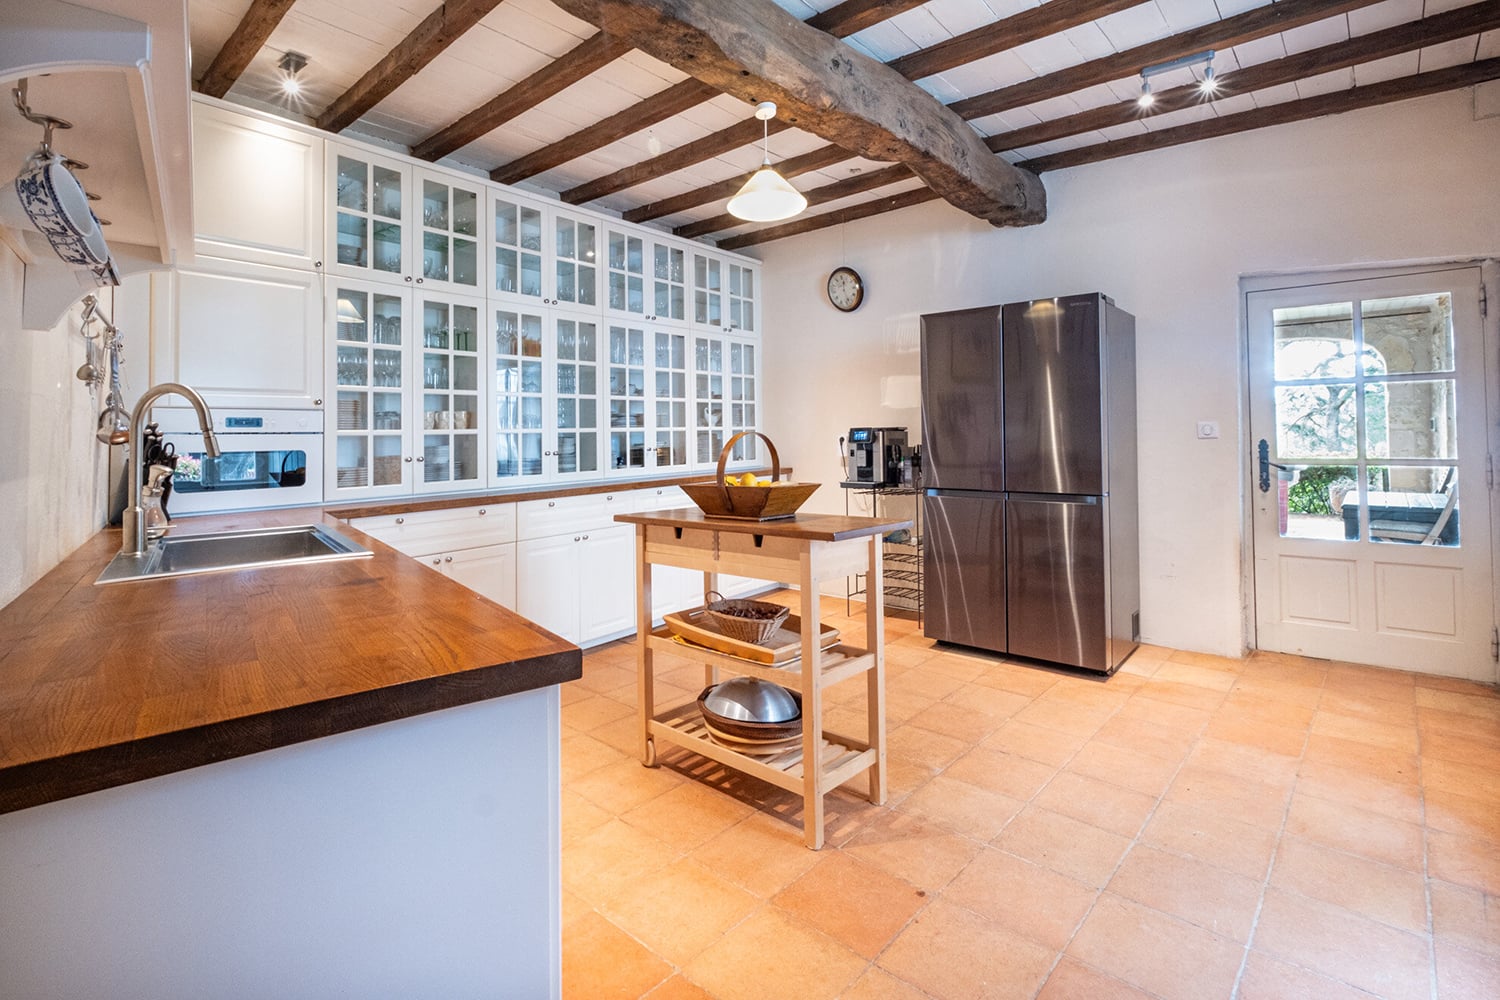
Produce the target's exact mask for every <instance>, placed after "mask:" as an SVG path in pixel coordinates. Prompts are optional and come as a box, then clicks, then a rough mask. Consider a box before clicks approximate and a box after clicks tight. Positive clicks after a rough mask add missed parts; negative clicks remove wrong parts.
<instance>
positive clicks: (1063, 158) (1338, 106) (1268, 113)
mask: <svg viewBox="0 0 1500 1000" xmlns="http://www.w3.org/2000/svg"><path fill="white" fill-rule="evenodd" d="M1497 78H1500V57H1497V58H1495V59H1484V60H1482V61H1480V62H1473V63H1464V64H1462V65H1460V66H1450V67H1448V68H1446V69H1437V70H1433V71H1432V72H1430V73H1418V74H1416V75H1414V76H1403V77H1398V78H1396V79H1394V80H1382V81H1381V82H1379V83H1371V84H1366V85H1365V86H1363V87H1354V88H1353V89H1351V90H1339V91H1334V92H1333V93H1331V94H1319V95H1318V96H1316V97H1306V98H1303V99H1302V100H1300V101H1287V102H1286V103H1284V104H1273V105H1271V106H1270V107H1265V108H1256V109H1255V110H1254V111H1242V112H1240V113H1239V114H1237V115H1225V116H1224V117H1222V118H1207V119H1204V120H1203V121H1201V122H1193V123H1191V124H1188V125H1179V126H1177V127H1176V128H1168V129H1162V130H1160V131H1157V132H1147V133H1145V134H1144V135H1137V136H1131V137H1130V138H1128V139H1117V140H1115V141H1114V142H1102V143H1098V144H1096V145H1093V146H1081V147H1079V148H1078V149H1070V150H1068V151H1067V152H1063V153H1055V154H1053V155H1051V156H1041V157H1038V158H1036V159H1034V160H1030V161H1028V162H1029V165H1030V166H1031V168H1032V169H1034V170H1037V171H1042V170H1061V169H1063V168H1065V167H1076V166H1079V165H1080V164H1084V163H1097V162H1099V161H1100V160H1112V159H1115V158H1117V157H1121V156H1131V155H1133V154H1135V153H1144V152H1147V151H1149V150H1153V149H1165V148H1167V147H1168V146H1180V145H1182V144H1183V143H1186V142H1198V141H1200V140H1203V139H1214V138H1218V137H1219V136H1224V135H1233V134H1234V133H1236V132H1247V131H1249V130H1251V129H1258V128H1267V127H1269V126H1271V125H1285V124H1287V123H1289V122H1300V121H1304V120H1306V119H1308V118H1321V117H1323V116H1325V115H1338V114H1343V113H1344V112H1346V111H1355V110H1358V109H1359V108H1369V107H1374V106H1375V105H1378V104H1390V103H1391V102H1393V101H1406V100H1410V99H1412V98H1415V97H1426V96H1427V95H1429V94H1438V93H1442V92H1443V91H1445V90H1457V89H1459V88H1461V87H1472V86H1473V85H1475V84H1476V83H1484V82H1485V81H1487V80H1494V79H1497Z"/></svg>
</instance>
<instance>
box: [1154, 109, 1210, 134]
mask: <svg viewBox="0 0 1500 1000" xmlns="http://www.w3.org/2000/svg"><path fill="white" fill-rule="evenodd" d="M1213 117H1215V115H1214V109H1213V108H1211V107H1209V106H1208V105H1207V104H1198V105H1194V106H1193V107H1191V108H1180V109H1178V110H1176V111H1168V112H1166V113H1165V114H1160V115H1149V116H1147V117H1145V118H1142V119H1141V124H1142V125H1145V126H1146V128H1148V129H1149V130H1151V131H1152V132H1160V131H1162V130H1163V129H1169V128H1176V127H1177V126H1179V125H1191V124H1192V123H1193V122H1201V121H1207V120H1208V119H1210V118H1213Z"/></svg>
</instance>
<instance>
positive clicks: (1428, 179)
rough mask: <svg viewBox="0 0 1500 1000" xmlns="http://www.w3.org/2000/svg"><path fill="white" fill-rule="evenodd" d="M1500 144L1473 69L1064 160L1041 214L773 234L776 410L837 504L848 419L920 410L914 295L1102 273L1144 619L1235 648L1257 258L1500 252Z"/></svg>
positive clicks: (1163, 640)
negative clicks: (1118, 352) (1125, 415)
mask: <svg viewBox="0 0 1500 1000" xmlns="http://www.w3.org/2000/svg"><path fill="white" fill-rule="evenodd" d="M1497 164H1500V117H1487V118H1480V119H1476V116H1475V114H1474V94H1473V91H1472V90H1463V91H1455V92H1451V93H1447V94H1440V95H1435V96H1433V97H1428V98H1423V99H1420V100H1415V101H1408V102H1404V103H1401V104H1396V105H1390V106H1386V107H1381V108H1372V109H1367V110H1364V111H1359V112H1353V113H1350V114H1347V115H1342V116H1339V117H1333V118H1325V119H1320V120H1315V121H1308V122H1300V123H1296V124H1291V125H1285V126H1279V127H1276V128H1272V129H1262V130H1259V131H1256V132H1250V133H1245V134H1241V135H1235V136H1227V137H1224V138H1221V139H1216V140H1210V141H1207V142H1201V143H1196V144H1192V145H1188V146H1183V147H1178V148H1175V149H1167V150H1161V151H1158V152H1155V153H1148V154H1142V155H1138V156H1133V157H1127V158H1123V159H1120V160H1117V161H1110V162H1105V163H1100V164H1093V165H1089V166H1084V167H1078V168H1074V169H1072V170H1065V171H1059V172H1057V173H1049V174H1047V175H1045V176H1044V178H1043V180H1044V182H1045V183H1046V186H1047V194H1048V200H1049V217H1048V220H1047V222H1046V223H1044V224H1042V225H1040V226H1035V227H1031V228H1027V229H1018V230H1007V229H994V228H991V227H990V226H988V225H985V224H984V223H981V222H978V221H977V220H974V219H972V218H969V217H968V216H966V215H963V214H962V213H960V212H958V211H956V210H954V209H952V208H950V207H948V206H947V205H945V204H943V203H941V202H936V203H931V204H928V205H922V206H916V207H913V208H910V209H906V210H904V211H901V212H897V213H891V214H889V215H884V216H878V217H875V218H872V219H866V220H862V221H860V222H855V223H850V224H848V225H847V226H844V227H842V228H840V227H833V228H830V229H827V230H821V231H818V232H815V233H809V234H806V235H804V236H800V237H794V238H791V239H786V240H781V241H778V242H776V243H771V244H767V245H765V246H764V247H761V248H760V256H761V257H762V259H763V260H764V261H765V268H764V288H765V290H766V292H765V304H764V307H763V309H764V316H765V330H766V334H765V336H766V352H765V354H766V379H765V390H764V402H765V420H764V422H765V429H766V431H767V432H768V433H769V434H770V435H771V437H772V438H773V439H774V440H775V442H776V445H777V447H778V449H779V450H780V452H781V455H782V459H783V461H785V462H790V463H791V464H793V465H794V466H796V470H797V478H798V479H799V480H803V481H809V482H811V481H819V482H822V483H824V484H826V485H825V486H824V487H823V489H821V490H820V491H819V492H818V493H817V494H815V495H814V496H813V498H812V500H811V501H810V502H809V505H808V507H807V509H808V510H824V511H838V512H842V511H843V509H844V498H843V496H842V495H841V494H842V491H841V490H840V489H838V487H837V485H836V484H837V483H838V481H839V480H840V479H841V478H842V475H841V469H840V466H839V451H838V447H837V440H838V438H839V436H840V435H842V434H845V433H846V432H847V430H848V428H849V427H851V426H861V425H867V424H869V425H896V426H899V425H906V426H907V427H909V428H910V429H911V432H912V435H913V439H915V438H916V436H917V434H918V431H919V430H920V426H919V425H920V421H919V417H918V411H917V409H916V408H915V406H882V405H881V399H882V395H881V394H882V385H883V384H884V388H885V389H886V391H887V394H888V395H887V399H890V400H893V401H895V402H903V401H902V400H900V398H899V397H900V395H901V391H902V390H903V389H904V388H906V387H908V386H909V384H910V379H911V378H914V377H915V376H916V375H917V374H918V372H919V368H918V353H917V343H916V322H915V321H916V317H917V316H919V315H920V314H921V313H924V312H933V311H938V310H944V309H957V308H962V307H966V306H978V305H986V304H991V303H999V302H1008V301H1016V300H1021V299H1030V298H1041V297H1047V296H1052V295H1067V294H1072V293H1076V292H1089V291H1101V292H1104V293H1105V294H1107V295H1110V296H1111V297H1112V298H1114V299H1115V301H1116V302H1117V303H1118V304H1119V305H1120V306H1121V307H1122V308H1124V309H1125V310H1127V311H1129V312H1131V313H1134V314H1135V316H1136V318H1137V328H1136V331H1137V332H1136V337H1137V351H1138V380H1139V400H1138V406H1139V423H1140V462H1141V469H1140V473H1141V474H1140V481H1141V605H1142V608H1141V610H1142V615H1141V618H1142V631H1143V636H1144V638H1145V640H1146V641H1147V642H1153V643H1160V644H1162V645H1166V646H1173V647H1177V648H1182V649H1191V650H1201V651H1206V652H1212V653H1219V654H1224V655H1238V654H1239V653H1240V652H1241V651H1242V649H1243V648H1244V642H1245V639H1246V629H1245V625H1244V613H1243V605H1244V601H1243V598H1242V593H1241V591H1242V587H1241V551H1242V544H1243V538H1242V534H1243V532H1242V523H1243V522H1242V515H1241V501H1242V496H1243V493H1244V489H1245V483H1246V476H1247V471H1248V458H1247V456H1248V455H1249V449H1250V444H1249V442H1248V441H1246V440H1243V439H1242V438H1243V437H1244V435H1245V434H1246V433H1247V432H1246V431H1245V430H1244V428H1243V427H1242V426H1241V424H1242V417H1241V414H1242V412H1243V402H1244V401H1243V375H1242V368H1243V353H1244V344H1243V335H1242V332H1241V318H1240V296H1239V290H1238V289H1239V285H1238V282H1239V279H1240V277H1241V276H1242V275H1246V274H1253V273H1263V272H1268V271H1297V270H1313V269H1321V268H1334V267H1343V266H1348V265H1352V264H1375V263H1385V262H1398V261H1412V260H1427V259H1451V258H1467V257H1472V256H1482V255H1495V254H1497V253H1500V187H1497V186H1496V184H1495V172H1496V169H1497ZM841 263H848V264H850V265H852V266H853V267H855V268H856V269H858V270H859V271H860V273H861V274H862V275H863V276H864V278H865V281H866V284H867V286H868V291H867V294H866V300H865V304H864V305H863V306H862V307H861V308H860V309H859V310H858V311H857V312H855V313H853V314H850V315H843V314H840V313H838V312H836V311H835V310H834V309H833V308H832V307H831V306H829V305H828V303H827V300H826V298H825V296H824V282H825V279H826V276H827V274H828V271H829V270H830V269H832V268H833V267H835V266H837V265H839V264H841ZM1495 297H1496V293H1495V292H1494V291H1493V290H1492V292H1491V299H1492V300H1493V299H1494V298H1495ZM892 376H896V377H897V379H896V381H894V382H893V381H890V379H891V377H892ZM901 376H905V377H906V378H905V379H904V380H903V379H901V378H900V377H901ZM892 390H894V394H892ZM906 402H909V401H906ZM1198 420H1216V421H1218V422H1219V425H1220V428H1221V430H1222V436H1221V437H1220V438H1219V439H1218V440H1216V441H1212V440H1211V441H1200V440H1197V439H1196V437H1195V422H1196V421H1198Z"/></svg>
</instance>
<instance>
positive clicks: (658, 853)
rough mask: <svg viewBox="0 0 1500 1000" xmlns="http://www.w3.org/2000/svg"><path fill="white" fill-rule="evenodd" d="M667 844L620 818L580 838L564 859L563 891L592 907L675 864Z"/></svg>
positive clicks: (572, 845)
mask: <svg viewBox="0 0 1500 1000" xmlns="http://www.w3.org/2000/svg"><path fill="white" fill-rule="evenodd" d="M673 857H674V855H673V852H672V850H671V848H669V847H667V845H666V844H664V843H662V842H661V841H660V840H657V839H656V838H655V837H652V836H650V835H648V834H645V833H643V832H641V831H640V830H637V829H636V828H635V827H633V826H630V825H629V824H627V823H622V822H621V821H620V820H618V819H612V820H610V821H609V822H608V823H605V824H604V825H603V826H601V827H599V828H598V829H597V830H592V831H590V832H589V833H586V834H584V835H583V836H581V837H579V838H577V839H576V840H574V841H573V842H572V844H571V845H570V849H569V850H568V851H567V852H565V853H564V855H563V859H562V883H563V888H565V889H567V890H568V891H570V892H573V893H575V894H577V895H578V897H579V898H580V899H582V900H584V901H585V902H587V903H588V904H589V905H591V906H597V905H598V904H599V903H601V902H602V901H604V900H605V899H608V898H609V897H610V896H613V895H614V894H615V893H616V892H618V891H619V890H620V889H621V888H623V887H624V886H626V885H628V884H629V883H631V882H634V881H636V880H638V879H645V878H650V877H651V876H652V875H654V874H656V872H658V871H660V870H661V869H663V868H665V867H666V866H667V865H669V864H671V862H672V860H673Z"/></svg>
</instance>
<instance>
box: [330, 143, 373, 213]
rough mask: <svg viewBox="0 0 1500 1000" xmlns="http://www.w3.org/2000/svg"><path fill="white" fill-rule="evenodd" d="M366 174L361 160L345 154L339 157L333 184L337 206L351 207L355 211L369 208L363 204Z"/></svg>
mask: <svg viewBox="0 0 1500 1000" xmlns="http://www.w3.org/2000/svg"><path fill="white" fill-rule="evenodd" d="M366 176H367V171H366V169H365V164H364V163H363V162H361V161H359V160H351V159H350V158H349V157H347V156H340V157H339V173H338V180H337V181H336V182H335V185H334V186H335V188H336V192H335V195H336V198H337V200H338V206H339V208H352V209H354V210H355V211H356V212H365V211H368V210H369V209H368V207H367V205H366V204H365V178H366Z"/></svg>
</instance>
